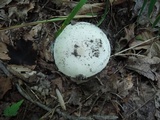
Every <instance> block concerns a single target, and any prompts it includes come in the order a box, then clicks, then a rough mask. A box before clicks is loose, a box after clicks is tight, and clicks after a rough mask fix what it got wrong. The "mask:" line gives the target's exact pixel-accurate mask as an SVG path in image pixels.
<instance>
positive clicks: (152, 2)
mask: <svg viewBox="0 0 160 120" xmlns="http://www.w3.org/2000/svg"><path fill="white" fill-rule="evenodd" d="M156 2H157V0H151V1H150V4H149V8H148V16H149V17H150V16H151V13H152V11H153V9H154V6H155V4H156Z"/></svg>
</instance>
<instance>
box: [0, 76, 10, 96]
mask: <svg viewBox="0 0 160 120" xmlns="http://www.w3.org/2000/svg"><path fill="white" fill-rule="evenodd" d="M11 88H12V84H11V80H10V79H9V78H5V77H0V99H2V98H3V96H4V95H5V93H6V92H7V91H8V90H10V89H11Z"/></svg>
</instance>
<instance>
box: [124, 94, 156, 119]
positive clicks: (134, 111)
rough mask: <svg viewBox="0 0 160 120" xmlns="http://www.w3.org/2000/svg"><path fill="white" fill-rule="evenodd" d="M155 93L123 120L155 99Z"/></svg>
mask: <svg viewBox="0 0 160 120" xmlns="http://www.w3.org/2000/svg"><path fill="white" fill-rule="evenodd" d="M155 95H156V93H154V95H153V96H152V97H151V98H150V99H149V100H147V101H146V102H145V103H144V104H143V105H141V106H140V107H139V108H137V109H135V110H134V111H133V112H131V113H130V114H129V115H128V116H126V117H125V118H124V120H126V119H127V118H128V117H130V116H131V115H132V114H134V113H135V112H137V111H138V110H139V109H141V108H142V107H143V106H145V105H146V104H147V103H148V102H149V101H151V100H152V99H153V98H154V97H155Z"/></svg>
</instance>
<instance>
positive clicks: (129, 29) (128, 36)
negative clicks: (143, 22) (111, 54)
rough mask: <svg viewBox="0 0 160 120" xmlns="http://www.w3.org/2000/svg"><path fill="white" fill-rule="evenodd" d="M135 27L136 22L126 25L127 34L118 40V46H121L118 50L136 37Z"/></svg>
mask: <svg viewBox="0 0 160 120" xmlns="http://www.w3.org/2000/svg"><path fill="white" fill-rule="evenodd" d="M134 29H135V24H131V25H129V26H128V27H125V28H124V30H125V36H124V37H121V39H120V40H119V41H118V42H117V44H118V45H117V46H119V48H118V49H117V50H116V51H119V50H121V49H123V48H124V47H125V46H126V45H128V43H129V42H130V41H131V40H132V39H134V37H135V33H134Z"/></svg>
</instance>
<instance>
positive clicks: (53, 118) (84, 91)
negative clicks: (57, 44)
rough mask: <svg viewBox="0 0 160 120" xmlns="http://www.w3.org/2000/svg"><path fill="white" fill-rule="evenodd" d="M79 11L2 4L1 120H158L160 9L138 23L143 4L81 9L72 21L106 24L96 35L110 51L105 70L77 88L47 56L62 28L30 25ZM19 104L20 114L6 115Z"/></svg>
mask: <svg viewBox="0 0 160 120" xmlns="http://www.w3.org/2000/svg"><path fill="white" fill-rule="evenodd" d="M76 4H77V1H75V0H73V1H70V0H1V1H0V120H122V119H123V120H160V38H159V33H160V22H158V23H157V24H156V25H155V26H153V23H154V21H155V19H156V16H158V15H159V14H160V13H159V12H160V2H159V1H157V3H156V4H155V5H154V9H153V11H152V13H151V14H150V17H148V14H149V13H148V11H149V10H148V9H149V6H150V3H149V2H148V3H147V4H146V6H145V8H144V10H143V11H142V14H141V15H140V16H138V14H139V12H140V10H141V8H142V5H143V0H116V1H115V2H114V1H112V0H110V3H109V1H108V4H107V5H106V2H105V1H104V0H89V1H88V2H87V3H86V4H85V5H84V6H83V7H82V8H81V10H80V11H79V12H78V15H79V17H78V18H75V19H73V21H74V22H79V21H86V22H90V23H93V24H95V25H96V24H98V23H100V22H99V21H101V20H103V18H104V20H103V21H102V23H101V24H100V25H99V27H100V28H101V29H102V30H103V31H104V32H105V33H106V35H107V36H108V38H109V40H110V43H111V48H112V53H111V58H110V60H109V63H108V64H107V66H106V68H105V69H104V70H103V71H102V72H100V73H99V74H97V75H95V76H93V77H91V78H89V79H87V80H84V82H81V83H77V82H75V81H76V79H75V80H71V79H70V78H69V77H67V76H65V75H63V74H62V73H60V72H59V71H58V70H57V67H56V65H55V63H54V59H53V57H52V54H51V51H50V44H51V43H52V42H54V39H55V33H56V31H57V30H58V29H59V28H60V26H61V25H62V23H63V21H57V22H49V23H43V24H42V23H39V24H34V25H31V24H28V23H31V22H35V21H42V20H48V19H52V18H60V17H64V16H67V15H68V14H69V13H70V12H71V10H72V9H73V8H74V7H75V6H76ZM106 7H107V8H106ZM106 9H108V11H107V14H106V16H103V15H104V11H105V10H106ZM78 15H76V16H78ZM87 15H90V17H88V16H87ZM102 16H103V17H102ZM66 42H67V41H66ZM60 98H61V99H60ZM21 100H23V103H22V105H21V106H19V109H18V112H17V113H15V114H14V112H15V111H16V109H15V108H14V107H15V106H14V107H13V106H12V108H10V110H11V111H9V112H8V113H5V111H6V108H7V107H9V106H11V105H16V103H17V102H19V101H21ZM8 110H9V109H8ZM13 111H14V112H13Z"/></svg>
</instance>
